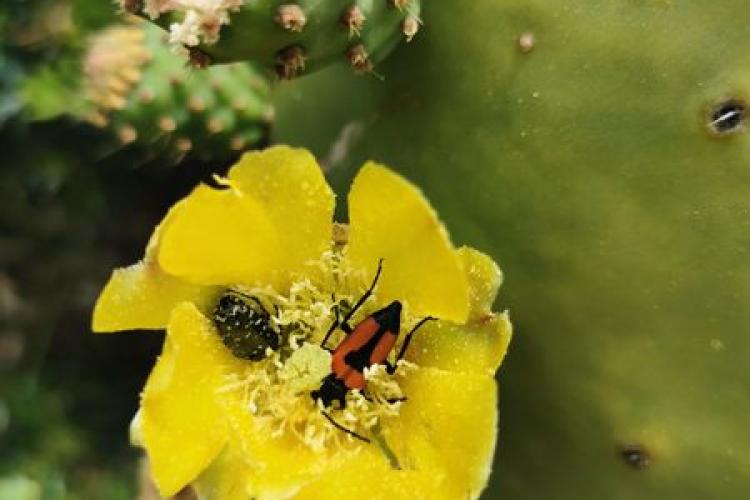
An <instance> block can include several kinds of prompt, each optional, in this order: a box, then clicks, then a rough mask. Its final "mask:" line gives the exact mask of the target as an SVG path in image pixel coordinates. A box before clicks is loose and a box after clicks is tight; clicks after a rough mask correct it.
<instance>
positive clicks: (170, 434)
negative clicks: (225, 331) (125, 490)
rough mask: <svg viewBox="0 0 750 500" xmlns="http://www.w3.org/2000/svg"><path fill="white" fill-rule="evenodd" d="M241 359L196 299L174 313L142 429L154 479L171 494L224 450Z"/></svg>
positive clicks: (146, 398) (146, 393) (146, 394)
mask: <svg viewBox="0 0 750 500" xmlns="http://www.w3.org/2000/svg"><path fill="white" fill-rule="evenodd" d="M237 364H238V360H236V359H235V358H233V357H232V356H231V354H230V353H229V351H228V350H226V349H225V348H224V346H223V345H222V344H221V341H220V340H219V338H218V335H217V334H216V332H215V331H214V329H213V326H212V325H211V323H210V321H209V320H208V319H206V318H205V317H204V316H203V315H202V314H201V313H200V312H199V311H198V309H196V307H195V306H194V305H193V304H191V303H187V302H186V303H182V304H180V305H178V306H177V307H176V308H175V309H174V310H173V311H172V317H171V319H170V321H169V326H168V329H167V338H166V341H165V343H164V350H163V352H162V354H161V356H160V357H159V360H158V362H157V363H156V366H154V369H153V371H152V372H151V374H150V375H149V378H148V381H147V382H146V387H145V388H144V390H143V393H142V395H141V416H140V418H141V422H140V427H141V433H142V439H143V445H144V447H145V448H146V452H147V453H148V457H149V460H150V461H151V467H152V471H153V476H154V481H155V482H156V485H157V487H158V488H159V491H160V493H161V494H162V495H163V496H165V497H168V496H171V495H174V494H175V493H177V492H178V491H179V490H180V489H181V488H182V487H184V486H185V485H186V484H188V483H190V482H191V481H192V480H193V479H195V478H196V477H197V476H198V474H199V473H200V472H201V471H203V469H205V468H206V467H207V466H208V465H209V464H210V463H211V461H212V460H213V459H214V457H215V456H216V455H217V454H218V453H219V451H221V449H222V447H223V446H224V443H225V442H226V439H227V435H228V426H227V422H226V419H225V418H224V410H223V405H222V399H221V395H220V393H218V392H217V390H219V389H220V388H221V387H222V386H224V385H225V384H226V378H225V377H226V374H227V373H228V372H231V371H232V370H237V369H239V368H238V367H237Z"/></svg>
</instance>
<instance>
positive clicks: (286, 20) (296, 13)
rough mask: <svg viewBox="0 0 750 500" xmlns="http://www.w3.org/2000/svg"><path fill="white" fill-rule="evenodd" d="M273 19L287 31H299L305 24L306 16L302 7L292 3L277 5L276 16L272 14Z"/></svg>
mask: <svg viewBox="0 0 750 500" xmlns="http://www.w3.org/2000/svg"><path fill="white" fill-rule="evenodd" d="M274 21H276V24H278V25H279V26H281V27H282V28H284V29H285V30H287V31H297V32H300V31H302V28H304V27H305V24H307V17H306V16H305V12H304V11H303V10H302V7H300V6H299V5H297V4H294V3H292V4H286V5H279V8H278V10H277V11H276V16H274Z"/></svg>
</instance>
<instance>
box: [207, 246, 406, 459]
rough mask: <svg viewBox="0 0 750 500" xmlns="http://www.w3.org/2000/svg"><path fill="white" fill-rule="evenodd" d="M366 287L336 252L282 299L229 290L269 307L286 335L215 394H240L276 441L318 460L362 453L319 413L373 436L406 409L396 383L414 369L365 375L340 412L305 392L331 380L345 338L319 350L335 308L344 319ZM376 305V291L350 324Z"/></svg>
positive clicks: (336, 336) (268, 292) (379, 369)
mask: <svg viewBox="0 0 750 500" xmlns="http://www.w3.org/2000/svg"><path fill="white" fill-rule="evenodd" d="M371 280H372V277H371V276H369V277H368V276H366V274H365V273H364V272H363V271H362V270H361V269H355V268H352V267H350V266H349V264H347V261H346V260H344V259H342V258H341V254H340V252H338V251H330V252H326V253H325V254H324V255H323V256H322V258H321V259H319V260H316V261H313V262H310V263H309V269H308V272H306V275H305V277H302V276H300V277H299V278H298V279H296V280H295V281H294V282H293V283H292V285H291V286H290V288H289V291H288V292H287V293H285V294H281V293H278V292H277V291H275V290H274V289H272V288H270V287H244V286H237V287H233V288H234V289H235V290H236V291H238V292H240V293H242V294H245V295H249V296H253V297H257V298H258V299H259V300H260V301H261V302H262V303H263V304H264V305H268V306H270V307H268V310H269V311H274V313H273V314H272V315H271V320H272V322H273V324H274V326H275V327H276V328H277V329H278V330H279V331H280V332H283V333H282V345H281V347H280V349H278V350H277V351H272V350H270V349H269V350H268V352H267V353H266V354H267V356H266V358H265V359H263V360H262V361H259V362H253V363H248V364H247V366H246V367H245V370H244V371H243V372H240V373H232V374H230V375H227V378H226V381H225V384H224V385H223V386H222V387H221V388H220V389H219V391H221V392H226V391H238V394H240V395H241V398H242V401H243V405H244V407H245V408H246V410H247V411H248V412H249V413H250V414H252V415H253V417H254V418H255V419H256V421H257V422H260V423H261V425H262V426H263V427H264V428H266V432H267V433H268V435H271V436H273V437H275V438H279V439H281V438H282V437H288V436H293V437H295V438H296V439H298V440H299V441H301V442H302V443H304V444H305V445H306V446H307V447H308V448H310V449H311V450H313V451H315V452H319V453H326V452H335V451H336V450H339V449H342V448H350V449H353V448H356V447H359V446H365V444H364V442H363V441H360V440H357V439H355V438H354V437H353V436H351V435H350V434H348V433H347V432H344V431H342V429H340V428H337V427H336V426H335V425H334V424H333V423H332V422H331V421H329V420H328V419H327V418H326V416H325V415H324V413H326V414H327V415H328V416H330V418H331V419H333V420H334V421H335V422H336V423H337V424H338V425H339V426H341V427H343V428H344V429H347V430H349V431H352V432H354V433H356V434H358V435H360V436H363V437H367V438H371V437H373V435H374V433H376V432H377V429H378V428H379V426H380V425H381V424H382V423H383V421H384V420H387V419H390V418H394V417H398V415H399V412H400V409H401V407H402V405H404V404H408V395H406V394H404V391H403V390H402V389H401V383H400V382H401V381H403V379H404V377H408V376H409V374H410V373H412V372H413V371H414V370H415V369H418V367H417V366H416V365H414V364H412V363H409V362H406V361H403V360H402V361H400V362H399V363H398V365H397V366H398V368H397V370H396V373H395V374H393V375H390V374H388V373H387V371H386V368H385V366H381V365H374V366H372V367H370V368H369V369H365V371H364V376H365V380H366V381H367V383H366V388H365V390H364V391H349V392H348V394H347V396H346V408H345V409H340V408H338V406H337V405H334V406H333V407H330V408H325V407H324V406H323V404H322V402H321V401H313V399H312V397H311V395H310V393H311V392H312V391H314V390H316V389H318V388H320V385H321V383H322V381H323V379H324V378H325V377H326V376H328V375H329V374H330V373H331V351H332V350H333V349H335V347H336V345H338V343H339V342H341V341H342V340H343V339H344V336H345V334H344V333H343V332H342V331H341V330H338V329H337V330H335V331H334V333H333V335H332V336H331V338H330V339H329V340H328V343H327V345H326V346H321V345H320V344H321V341H322V340H323V338H324V337H325V334H326V332H327V331H328V329H329V328H330V327H331V325H332V323H333V322H334V320H335V317H336V316H335V314H336V313H335V311H336V309H337V308H338V310H339V314H340V315H345V314H346V313H347V312H348V311H349V310H350V309H351V307H352V306H353V304H355V303H356V302H357V300H358V299H359V298H360V297H361V296H362V294H363V293H364V292H365V290H366V289H367V287H368V285H369V282H370V281H371ZM376 304H377V289H376V290H375V293H373V295H372V296H371V297H370V298H369V299H368V300H367V301H366V302H365V303H364V305H363V306H362V307H361V308H360V309H359V310H358V311H357V313H356V314H355V317H354V318H352V325H356V324H357V323H358V322H359V321H362V320H363V319H364V318H366V317H367V316H369V315H370V314H371V313H372V312H373V311H374V310H375V309H376V308H377V305H376ZM403 319H404V324H405V326H409V325H413V324H415V323H416V320H417V318H413V317H412V316H411V315H410V314H409V312H408V310H407V309H406V308H405V309H404V312H403ZM397 347H398V346H397ZM394 351H397V350H394Z"/></svg>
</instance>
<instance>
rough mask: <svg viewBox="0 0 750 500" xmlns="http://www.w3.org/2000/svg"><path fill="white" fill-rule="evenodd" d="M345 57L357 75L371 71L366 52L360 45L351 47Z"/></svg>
mask: <svg viewBox="0 0 750 500" xmlns="http://www.w3.org/2000/svg"><path fill="white" fill-rule="evenodd" d="M346 57H347V58H348V59H349V64H351V65H352V67H353V68H354V71H356V72H357V73H369V72H371V71H372V62H371V61H370V57H369V56H368V54H367V50H365V46H364V45H362V44H361V43H359V44H357V45H355V46H353V47H351V48H350V49H349V50H348V51H347V52H346Z"/></svg>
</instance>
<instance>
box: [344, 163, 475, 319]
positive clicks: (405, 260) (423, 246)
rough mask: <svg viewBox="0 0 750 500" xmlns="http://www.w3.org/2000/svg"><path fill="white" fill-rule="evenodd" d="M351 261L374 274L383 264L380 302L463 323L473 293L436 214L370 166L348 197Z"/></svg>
mask: <svg viewBox="0 0 750 500" xmlns="http://www.w3.org/2000/svg"><path fill="white" fill-rule="evenodd" d="M349 224H350V234H349V246H348V250H347V252H348V253H347V255H348V258H349V259H350V260H351V262H352V263H354V264H355V265H358V266H361V267H364V268H365V269H367V270H368V271H369V272H370V273H371V274H374V273H375V269H376V268H377V264H378V260H379V259H381V258H383V259H384V262H383V275H382V276H381V278H380V283H379V285H378V291H377V295H378V301H379V302H381V303H387V302H390V301H392V300H401V301H404V302H407V303H408V304H409V307H410V308H411V311H412V312H413V313H414V314H416V315H418V316H425V315H432V316H436V317H439V318H441V319H446V320H451V321H456V322H459V323H462V322H464V321H465V320H466V318H467V316H468V313H469V291H468V284H467V281H466V277H465V276H464V273H463V271H462V268H461V263H460V261H459V258H458V255H457V253H456V251H455V250H454V249H453V246H452V244H451V242H450V239H449V238H448V233H447V232H446V230H445V228H444V227H443V225H442V224H441V223H440V221H439V220H438V218H437V215H436V214H435V211H434V210H433V209H432V207H431V206H430V204H429V203H428V201H427V200H426V199H425V197H424V196H423V195H422V193H421V192H420V191H419V189H417V188H416V187H415V186H414V185H412V184H411V183H409V182H408V181H407V180H406V179H404V178H403V177H401V176H400V175H398V174H395V173H393V172H392V171H390V170H389V169H387V168H385V167H383V166H381V165H377V164H375V163H368V164H367V165H365V166H364V167H362V169H361V170H360V172H359V174H358V175H357V177H356V178H355V179H354V183H353V185H352V189H351V192H350V193H349Z"/></svg>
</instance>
